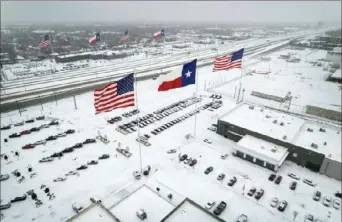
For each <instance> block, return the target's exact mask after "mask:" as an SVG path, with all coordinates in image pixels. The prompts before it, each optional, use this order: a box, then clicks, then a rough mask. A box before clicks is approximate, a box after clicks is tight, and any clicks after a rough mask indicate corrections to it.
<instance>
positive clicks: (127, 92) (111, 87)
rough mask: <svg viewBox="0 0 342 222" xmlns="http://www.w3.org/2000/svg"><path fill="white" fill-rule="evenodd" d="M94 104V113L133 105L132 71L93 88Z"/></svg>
mask: <svg viewBox="0 0 342 222" xmlns="http://www.w3.org/2000/svg"><path fill="white" fill-rule="evenodd" d="M94 106H95V110H96V114H98V113H101V112H109V111H112V110H114V109H118V108H124V107H129V106H134V75H133V73H132V74H129V75H128V76H126V77H124V78H122V79H120V80H118V81H115V82H111V83H109V84H108V85H107V86H105V87H103V88H100V89H95V91H94Z"/></svg>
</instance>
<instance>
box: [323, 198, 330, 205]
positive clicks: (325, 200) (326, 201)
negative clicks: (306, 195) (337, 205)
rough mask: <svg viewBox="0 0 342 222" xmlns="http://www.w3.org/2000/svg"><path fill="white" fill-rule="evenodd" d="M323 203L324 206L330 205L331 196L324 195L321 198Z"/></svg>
mask: <svg viewBox="0 0 342 222" xmlns="http://www.w3.org/2000/svg"><path fill="white" fill-rule="evenodd" d="M323 205H324V206H326V207H330V205H331V197H328V196H325V197H324V198H323Z"/></svg>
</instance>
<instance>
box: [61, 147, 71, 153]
mask: <svg viewBox="0 0 342 222" xmlns="http://www.w3.org/2000/svg"><path fill="white" fill-rule="evenodd" d="M73 151H74V149H73V148H71V147H70V148H65V149H64V150H62V153H71V152H73Z"/></svg>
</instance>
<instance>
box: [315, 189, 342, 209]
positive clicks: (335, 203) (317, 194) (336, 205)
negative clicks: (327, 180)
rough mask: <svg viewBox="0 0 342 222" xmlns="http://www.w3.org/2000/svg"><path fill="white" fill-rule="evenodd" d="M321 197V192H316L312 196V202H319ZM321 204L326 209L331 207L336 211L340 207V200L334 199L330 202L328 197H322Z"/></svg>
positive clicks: (330, 199)
mask: <svg viewBox="0 0 342 222" xmlns="http://www.w3.org/2000/svg"><path fill="white" fill-rule="evenodd" d="M321 197H322V193H321V191H318V190H316V191H315V192H314V195H313V200H314V201H320V200H321ZM322 203H323V205H324V206H326V207H330V206H331V205H332V206H333V208H335V209H336V210H339V209H340V207H341V200H340V199H337V198H335V199H334V200H332V198H331V197H329V196H324V198H323V200H322Z"/></svg>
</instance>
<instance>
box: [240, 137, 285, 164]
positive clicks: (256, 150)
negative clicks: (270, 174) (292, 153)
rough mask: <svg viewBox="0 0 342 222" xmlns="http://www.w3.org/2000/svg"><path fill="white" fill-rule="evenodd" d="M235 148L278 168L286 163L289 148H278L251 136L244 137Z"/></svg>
mask: <svg viewBox="0 0 342 222" xmlns="http://www.w3.org/2000/svg"><path fill="white" fill-rule="evenodd" d="M235 148H236V149H238V150H240V151H241V152H244V153H247V154H250V155H252V156H254V157H256V158H258V159H261V160H265V161H267V162H269V163H271V164H274V165H277V166H280V165H281V164H282V163H283V162H284V160H285V158H286V156H287V154H288V151H287V148H285V147H282V146H277V145H275V144H273V143H270V142H266V141H265V140H261V139H258V138H255V137H253V136H250V135H246V136H244V137H243V138H242V139H241V140H240V141H239V142H238V143H237V146H236V147H235Z"/></svg>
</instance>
